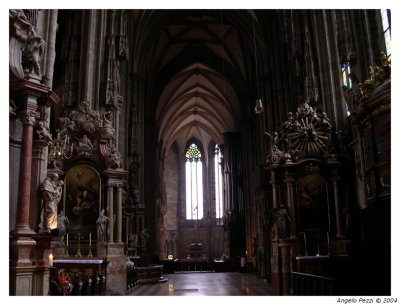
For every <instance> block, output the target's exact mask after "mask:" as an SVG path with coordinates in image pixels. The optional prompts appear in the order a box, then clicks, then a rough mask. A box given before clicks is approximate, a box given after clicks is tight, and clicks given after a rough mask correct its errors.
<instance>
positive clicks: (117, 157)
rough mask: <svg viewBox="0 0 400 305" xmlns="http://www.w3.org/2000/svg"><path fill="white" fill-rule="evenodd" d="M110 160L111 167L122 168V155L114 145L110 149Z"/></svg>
mask: <svg viewBox="0 0 400 305" xmlns="http://www.w3.org/2000/svg"><path fill="white" fill-rule="evenodd" d="M109 154H110V156H109V158H110V161H111V166H112V167H117V168H119V167H121V166H122V160H121V153H120V152H119V151H118V148H116V147H115V146H114V145H113V146H111V147H109Z"/></svg>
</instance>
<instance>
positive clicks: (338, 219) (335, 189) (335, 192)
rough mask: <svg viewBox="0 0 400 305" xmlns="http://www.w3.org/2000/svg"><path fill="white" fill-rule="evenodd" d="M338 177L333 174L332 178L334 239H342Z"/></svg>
mask: <svg viewBox="0 0 400 305" xmlns="http://www.w3.org/2000/svg"><path fill="white" fill-rule="evenodd" d="M339 179H340V178H339V176H338V175H337V173H336V172H335V173H334V175H333V177H332V183H333V197H334V201H335V220H336V237H343V232H342V213H341V212H340V197H339V196H340V194H339Z"/></svg>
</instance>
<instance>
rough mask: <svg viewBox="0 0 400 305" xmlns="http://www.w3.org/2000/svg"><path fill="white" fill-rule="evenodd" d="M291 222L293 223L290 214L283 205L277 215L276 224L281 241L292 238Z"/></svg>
mask: <svg viewBox="0 0 400 305" xmlns="http://www.w3.org/2000/svg"><path fill="white" fill-rule="evenodd" d="M290 221H292V219H291V218H290V216H289V213H288V212H287V210H286V208H285V207H284V205H283V204H281V205H280V206H279V209H278V210H277V211H276V214H275V223H276V228H277V233H278V238H279V239H285V238H288V237H289V236H290V234H289V222H290Z"/></svg>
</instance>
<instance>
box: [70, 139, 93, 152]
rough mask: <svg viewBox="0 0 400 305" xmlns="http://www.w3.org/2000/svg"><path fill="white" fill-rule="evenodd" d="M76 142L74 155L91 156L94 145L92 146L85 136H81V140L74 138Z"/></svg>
mask: <svg viewBox="0 0 400 305" xmlns="http://www.w3.org/2000/svg"><path fill="white" fill-rule="evenodd" d="M76 140H77V141H78V143H77V145H76V148H75V150H76V153H77V154H78V155H80V154H84V155H91V154H92V151H93V150H94V145H93V144H92V142H91V141H90V139H89V138H88V136H87V135H85V134H84V135H83V137H82V138H80V139H79V138H76Z"/></svg>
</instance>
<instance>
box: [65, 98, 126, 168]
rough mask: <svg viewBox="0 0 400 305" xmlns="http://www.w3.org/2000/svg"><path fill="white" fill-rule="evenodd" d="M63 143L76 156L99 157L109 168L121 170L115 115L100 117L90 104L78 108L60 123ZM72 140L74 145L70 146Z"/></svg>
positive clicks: (107, 113) (85, 102) (109, 113)
mask: <svg viewBox="0 0 400 305" xmlns="http://www.w3.org/2000/svg"><path fill="white" fill-rule="evenodd" d="M58 125H59V128H60V131H59V133H58V135H59V137H60V141H61V142H62V143H64V145H66V146H70V148H69V149H68V151H71V152H73V153H74V154H75V156H79V157H85V158H88V157H94V155H96V154H98V156H99V157H100V158H101V159H102V160H103V161H104V163H105V165H106V166H107V167H109V168H121V167H122V159H121V154H120V152H119V151H118V148H117V147H116V146H115V144H114V143H113V142H112V141H113V140H114V139H115V130H114V128H113V123H112V112H111V111H107V112H105V113H104V114H103V116H102V117H101V116H100V114H99V113H98V112H97V111H94V110H92V109H91V108H90V104H89V102H87V101H83V102H81V103H80V104H79V107H78V109H76V110H73V111H71V112H70V113H69V115H68V116H63V117H60V118H59V120H58ZM69 139H71V140H72V141H71V145H70V143H69Z"/></svg>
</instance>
